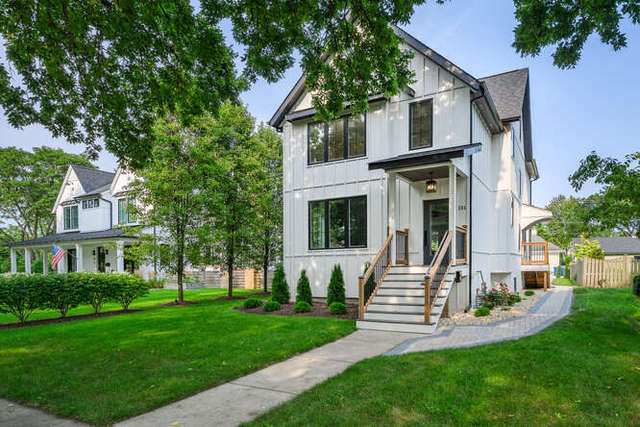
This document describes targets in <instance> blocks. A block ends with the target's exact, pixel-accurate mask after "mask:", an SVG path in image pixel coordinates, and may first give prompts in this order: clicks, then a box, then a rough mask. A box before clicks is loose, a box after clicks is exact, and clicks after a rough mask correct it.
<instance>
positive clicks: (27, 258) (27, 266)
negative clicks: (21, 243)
mask: <svg viewBox="0 0 640 427" xmlns="http://www.w3.org/2000/svg"><path fill="white" fill-rule="evenodd" d="M24 272H25V273H29V274H30V273H31V249H29V248H25V249H24Z"/></svg>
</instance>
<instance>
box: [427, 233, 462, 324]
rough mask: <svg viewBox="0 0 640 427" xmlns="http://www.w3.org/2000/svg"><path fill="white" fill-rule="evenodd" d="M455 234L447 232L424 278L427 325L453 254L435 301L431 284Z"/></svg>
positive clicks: (439, 285)
mask: <svg viewBox="0 0 640 427" xmlns="http://www.w3.org/2000/svg"><path fill="white" fill-rule="evenodd" d="M453 234H454V232H452V231H451V230H449V231H447V234H446V235H445V237H444V239H442V244H441V245H440V247H439V248H438V251H437V255H436V258H435V260H434V261H433V262H432V263H431V266H430V268H429V270H428V271H427V274H426V275H425V278H424V286H425V288H424V322H425V323H429V321H430V316H431V307H432V306H433V303H434V302H435V300H436V299H437V298H438V294H439V293H440V290H441V289H442V284H443V283H444V280H445V278H446V277H447V273H448V272H449V267H451V259H453V257H454V256H455V254H451V256H450V257H449V263H448V264H447V270H446V271H445V274H444V276H443V277H442V280H440V283H439V284H438V289H437V290H436V297H435V298H434V299H433V300H431V282H432V280H433V278H434V276H435V274H436V273H437V271H438V269H439V268H440V265H441V264H442V260H443V259H444V256H445V254H446V253H447V250H448V249H449V246H450V245H451V239H452V238H453Z"/></svg>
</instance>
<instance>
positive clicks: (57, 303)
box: [41, 274, 83, 317]
mask: <svg viewBox="0 0 640 427" xmlns="http://www.w3.org/2000/svg"><path fill="white" fill-rule="evenodd" d="M41 286H42V292H43V301H42V307H41V308H45V309H50V310H57V311H59V312H60V317H66V315H67V312H68V311H69V310H71V309H72V308H75V307H77V306H78V305H80V304H81V303H82V302H83V301H82V294H81V292H79V289H78V287H77V283H75V282H74V281H73V280H72V279H71V278H70V277H69V275H68V274H49V275H46V276H44V277H43V280H42V284H41Z"/></svg>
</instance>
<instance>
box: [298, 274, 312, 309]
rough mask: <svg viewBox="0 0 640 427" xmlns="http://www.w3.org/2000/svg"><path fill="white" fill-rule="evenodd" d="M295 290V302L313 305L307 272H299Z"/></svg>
mask: <svg viewBox="0 0 640 427" xmlns="http://www.w3.org/2000/svg"><path fill="white" fill-rule="evenodd" d="M297 290H298V292H297V294H296V302H300V301H304V302H306V303H307V304H309V305H313V297H312V296H311V285H310V284H309V278H308V277H307V271H306V270H304V269H303V270H302V272H300V278H299V279H298V289H297Z"/></svg>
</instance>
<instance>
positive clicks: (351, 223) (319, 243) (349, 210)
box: [309, 196, 367, 249]
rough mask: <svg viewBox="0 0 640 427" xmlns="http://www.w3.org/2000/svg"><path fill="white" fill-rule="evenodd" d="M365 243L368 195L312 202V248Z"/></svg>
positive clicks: (310, 229)
mask: <svg viewBox="0 0 640 427" xmlns="http://www.w3.org/2000/svg"><path fill="white" fill-rule="evenodd" d="M366 246H367V197H366V196H358V197H348V198H343V199H331V200H315V201H312V202H309V249H336V248H364V247H366Z"/></svg>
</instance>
